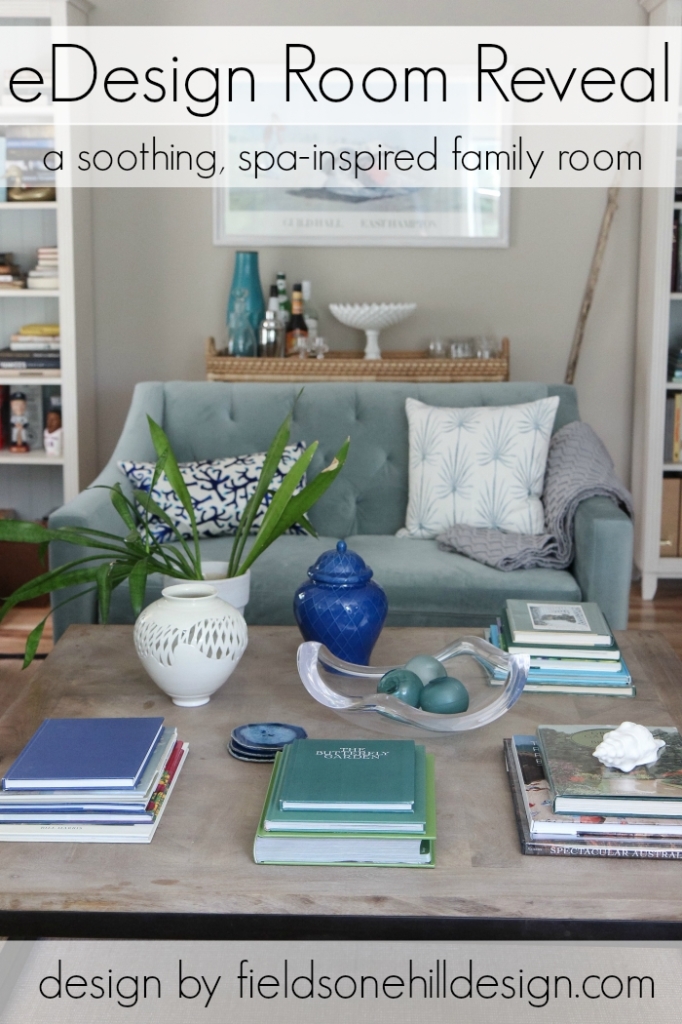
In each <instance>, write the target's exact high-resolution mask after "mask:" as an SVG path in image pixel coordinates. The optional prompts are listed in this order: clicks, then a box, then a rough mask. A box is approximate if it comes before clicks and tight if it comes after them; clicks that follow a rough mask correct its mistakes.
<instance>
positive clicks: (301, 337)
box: [284, 284, 308, 359]
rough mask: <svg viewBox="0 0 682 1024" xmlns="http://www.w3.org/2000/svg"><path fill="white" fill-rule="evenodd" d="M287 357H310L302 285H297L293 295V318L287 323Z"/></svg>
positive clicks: (285, 350) (285, 349)
mask: <svg viewBox="0 0 682 1024" xmlns="http://www.w3.org/2000/svg"><path fill="white" fill-rule="evenodd" d="M284 354H285V355H286V356H300V357H301V358H302V359H305V357H306V356H307V355H308V325H307V324H306V322H305V317H304V316H303V292H302V290H301V285H300V284H295V285H294V288H293V291H292V293H291V316H290V317H289V320H288V323H287V336H286V342H285V348H284Z"/></svg>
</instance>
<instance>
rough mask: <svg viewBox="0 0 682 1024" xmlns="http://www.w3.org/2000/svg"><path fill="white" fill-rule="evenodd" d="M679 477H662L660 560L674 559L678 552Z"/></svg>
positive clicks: (680, 481) (681, 492)
mask: <svg viewBox="0 0 682 1024" xmlns="http://www.w3.org/2000/svg"><path fill="white" fill-rule="evenodd" d="M681 484H682V480H681V479H680V477H679V476H664V477H663V489H662V495H661V547H660V553H661V558H676V557H677V555H678V554H679V550H680V498H681V496H682V491H681V489H680V487H681Z"/></svg>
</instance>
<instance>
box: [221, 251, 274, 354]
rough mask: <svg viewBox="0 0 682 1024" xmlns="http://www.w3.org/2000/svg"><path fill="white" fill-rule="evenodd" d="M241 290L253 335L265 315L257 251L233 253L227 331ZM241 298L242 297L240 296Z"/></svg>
mask: <svg viewBox="0 0 682 1024" xmlns="http://www.w3.org/2000/svg"><path fill="white" fill-rule="evenodd" d="M241 292H246V297H245V299H244V303H245V306H246V315H247V317H248V319H249V323H250V324H251V329H252V330H253V333H254V337H255V336H256V335H257V333H258V328H259V326H260V323H261V321H262V320H263V317H264V315H265V300H264V299H263V289H262V288H261V283H260V273H259V270H258V253H257V252H236V253H235V256H234V274H233V275H232V287H231V289H230V297H229V299H228V302H227V326H228V333H229V330H230V324H231V320H232V316H233V313H234V311H235V305H236V300H237V294H238V293H241ZM242 298H244V297H243V296H242ZM251 354H252V355H255V354H256V353H255V351H254V352H253V353H251Z"/></svg>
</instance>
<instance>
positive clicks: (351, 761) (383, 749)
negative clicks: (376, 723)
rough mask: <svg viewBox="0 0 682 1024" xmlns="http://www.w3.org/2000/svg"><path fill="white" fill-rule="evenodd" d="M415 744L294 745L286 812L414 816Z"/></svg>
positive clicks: (285, 782)
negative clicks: (372, 812) (357, 812)
mask: <svg viewBox="0 0 682 1024" xmlns="http://www.w3.org/2000/svg"><path fill="white" fill-rule="evenodd" d="M414 756H415V755H414V740H295V741H294V742H293V743H292V744H291V745H290V753H289V756H288V758H287V761H286V766H285V773H284V777H283V779H282V789H281V792H280V807H281V808H282V810H283V811H324V810H331V811H411V810H412V808H413V806H414V793H415V789H414V786H415V783H414V768H415V765H414Z"/></svg>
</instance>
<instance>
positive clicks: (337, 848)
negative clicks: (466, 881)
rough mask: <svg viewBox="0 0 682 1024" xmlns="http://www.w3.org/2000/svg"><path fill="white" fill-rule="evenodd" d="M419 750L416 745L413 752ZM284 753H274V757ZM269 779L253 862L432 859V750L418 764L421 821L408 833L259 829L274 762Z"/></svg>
mask: <svg viewBox="0 0 682 1024" xmlns="http://www.w3.org/2000/svg"><path fill="white" fill-rule="evenodd" d="M420 749H421V750H422V751H423V749H424V748H423V747H422V748H419V747H418V748H417V750H418V751H419V750H420ZM283 756H284V755H283V754H282V753H278V754H277V761H280V760H281V759H282V757H283ZM277 761H276V763H275V769H274V771H273V773H272V777H271V779H270V786H269V787H268V792H267V795H266V797H265V805H264V807H263V813H262V815H261V819H260V823H259V826H258V831H257V832H256V838H255V840H254V844H253V857H254V860H255V861H256V863H257V864H310V865H314V864H326V865H330V866H331V865H338V866H343V867H359V866H372V867H423V868H431V867H434V866H435V862H436V785H435V766H434V756H433V754H428V755H426V756H425V757H424V758H423V760H421V763H423V765H424V768H425V776H426V777H425V797H426V825H425V828H424V831H423V832H422V833H420V834H419V835H415V834H410V833H409V832H407V833H406V832H397V833H396V832H380V833H374V834H367V833H366V832H345V831H341V832H323V833H320V832H316V833H309V832H308V833H306V832H297V831H278V832H271V831H268V830H267V828H266V827H265V820H266V816H267V813H268V808H269V807H270V806H271V804H272V801H273V793H274V789H275V785H276V781H277V775H278V770H277V769H278V765H277Z"/></svg>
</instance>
